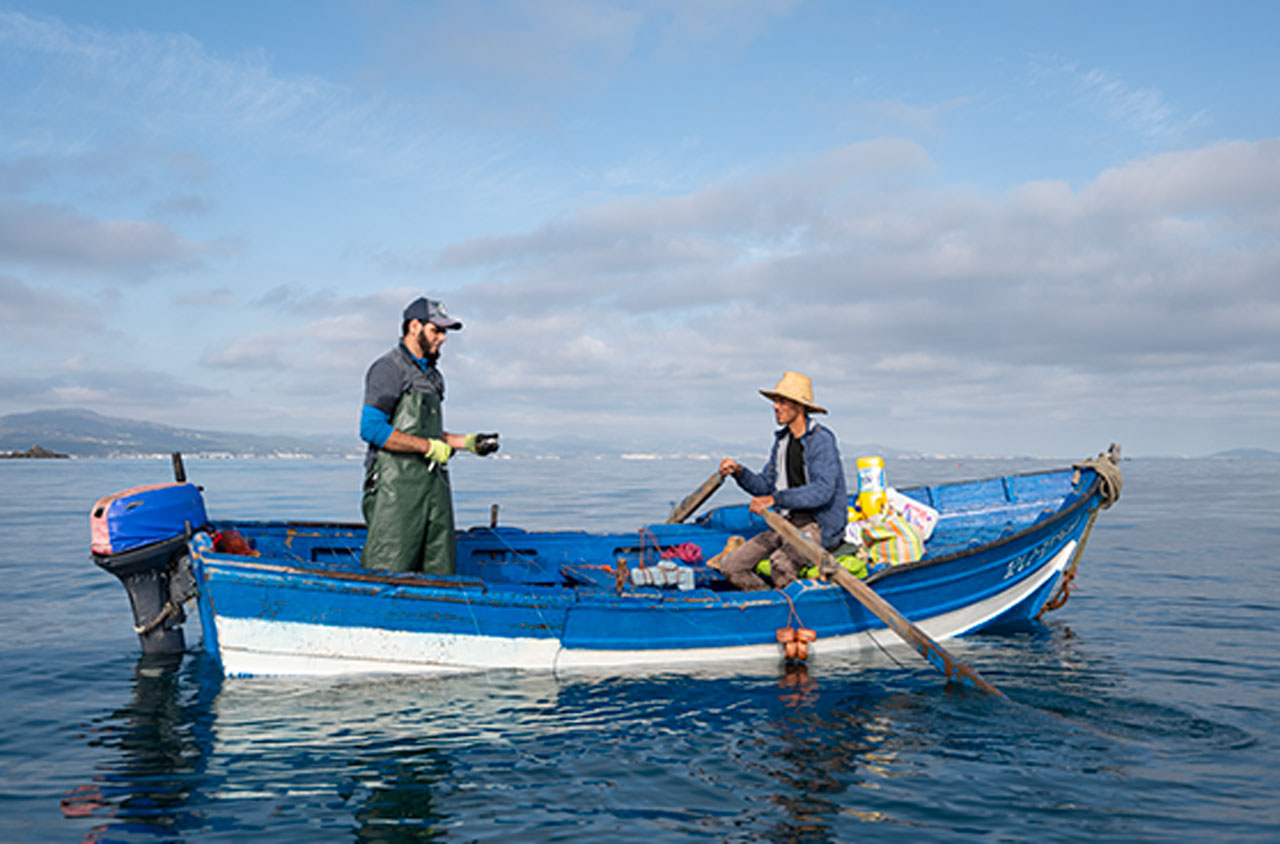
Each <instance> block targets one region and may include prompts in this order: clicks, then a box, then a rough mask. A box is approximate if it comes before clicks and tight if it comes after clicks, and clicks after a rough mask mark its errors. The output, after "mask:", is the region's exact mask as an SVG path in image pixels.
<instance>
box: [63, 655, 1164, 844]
mask: <svg viewBox="0 0 1280 844" xmlns="http://www.w3.org/2000/svg"><path fill="white" fill-rule="evenodd" d="M963 647H964V648H965V649H966V650H967V651H968V653H969V654H972V657H971V658H972V661H974V662H975V663H979V664H982V665H983V666H984V669H985V668H987V667H988V666H994V668H993V670H992V671H990V673H991V674H993V675H997V676H998V675H1004V676H1003V677H1002V678H999V679H1000V682H1001V685H1002V686H1004V687H1006V688H1007V690H1008V691H1009V692H1010V693H1011V694H1012V695H1013V696H1014V697H1015V699H1017V698H1019V697H1022V698H1033V699H1035V700H1036V702H1037V705H1039V706H1041V708H1042V709H1053V708H1054V707H1055V706H1056V707H1059V708H1062V709H1067V710H1070V709H1072V708H1073V707H1075V706H1076V705H1077V702H1081V701H1085V700H1089V701H1092V702H1093V703H1094V705H1095V706H1097V705H1098V702H1099V701H1100V700H1104V699H1105V698H1106V695H1107V692H1108V689H1107V688H1106V686H1107V684H1108V682H1109V681H1108V679H1107V678H1108V676H1109V672H1108V670H1107V666H1106V664H1105V660H1103V662H1102V664H1100V663H1099V660H1098V659H1097V658H1096V657H1091V656H1090V654H1089V653H1088V651H1087V649H1086V648H1084V647H1083V646H1082V644H1081V643H1080V642H1079V640H1078V639H1073V638H1070V636H1069V632H1068V631H1065V630H1063V631H1053V630H1041V631H1038V632H1034V633H1030V634H1025V635H1022V636H1019V637H1010V638H991V639H987V640H976V641H972V642H969V643H967V644H965V645H964V646H963ZM1103 708H1104V709H1114V710H1117V712H1116V715H1117V717H1121V715H1122V712H1123V711H1128V712H1133V711H1134V707H1133V704H1132V702H1130V703H1128V704H1126V703H1125V702H1124V701H1123V700H1119V699H1116V700H1114V702H1113V703H1111V704H1110V705H1107V704H1105V703H1104V704H1103ZM1034 713H1035V710H1031V709H1029V708H1028V707H1026V706H1015V705H1010V704H1008V703H1007V702H1001V701H997V700H995V699H993V698H990V697H988V696H986V695H982V694H980V693H976V692H970V691H966V690H963V689H954V688H945V687H943V686H942V685H941V684H940V682H939V681H938V679H937V676H936V674H935V673H934V672H933V671H932V670H931V669H929V668H928V667H926V666H923V665H922V666H921V667H920V668H919V670H918V671H911V670H904V669H902V668H900V667H899V666H897V665H895V664H894V663H893V662H892V661H891V660H890V659H889V658H888V657H884V656H883V655H872V656H866V657H863V658H861V659H860V660H826V661H822V660H818V661H815V662H814V663H813V664H811V665H807V666H806V665H792V666H787V667H783V666H781V665H779V664H776V663H764V664H762V665H758V666H752V667H748V668H745V669H744V668H743V667H741V666H734V667H724V668H717V667H710V668H707V669H705V670H703V671H699V672H697V673H694V674H692V675H690V674H687V673H681V674H678V675H677V674H663V673H661V672H660V671H653V672H650V673H647V674H644V673H641V674H632V675H628V676H626V677H617V676H592V675H569V676H559V677H557V676H554V675H550V674H545V673H539V674H521V673H515V672H510V673H494V674H479V675H466V676H456V677H446V678H422V677H360V678H349V679H304V680H234V681H223V680H221V679H220V677H219V675H218V673H217V669H216V667H212V666H209V665H208V664H207V661H206V660H204V659H203V658H202V657H200V656H194V655H193V656H190V657H188V661H187V663H186V664H185V665H184V666H183V668H182V669H181V670H179V671H177V672H173V671H169V672H155V671H149V670H145V671H144V670H139V672H138V674H137V676H136V677H135V679H134V688H133V697H132V699H131V700H130V702H129V703H128V704H127V705H125V706H122V707H120V708H118V709H116V710H114V711H112V712H111V713H109V714H107V715H104V716H103V717H102V718H100V719H98V720H97V721H96V722H95V725H94V731H93V733H92V735H93V738H92V741H91V744H92V745H93V746H95V747H102V748H109V749H111V750H112V751H114V753H115V754H116V758H115V760H114V762H113V764H111V765H110V766H109V768H104V769H103V770H102V771H101V772H100V773H99V775H98V776H96V777H95V778H94V780H93V781H92V782H91V783H88V784H86V785H84V786H81V787H79V788H77V789H75V790H73V791H72V792H70V793H68V794H67V795H66V796H65V798H64V799H63V812H64V814H65V815H66V816H67V817H68V818H85V817H88V818H92V819H95V820H98V821H101V823H100V824H99V825H98V826H96V827H95V828H94V829H93V830H92V832H91V834H90V836H89V839H88V840H104V839H107V838H110V839H111V840H148V841H154V840H157V839H159V840H186V839H190V838H197V837H198V838H202V839H205V838H233V837H236V836H237V835H240V834H247V833H260V832H262V831H266V830H269V831H270V833H271V835H272V837H273V839H278V841H279V842H281V843H282V842H286V841H312V840H316V839H317V838H326V839H328V838H335V837H336V838H347V839H352V840H355V841H361V842H397V841H423V840H435V839H438V838H445V837H455V836H456V835H457V834H458V833H459V832H462V833H463V834H464V835H465V837H466V838H467V839H469V840H470V839H475V840H484V839H494V840H548V839H551V838H556V837H558V836H561V835H563V834H565V833H566V832H567V830H570V829H572V830H574V833H573V835H574V837H579V838H581V839H584V840H592V839H595V838H601V839H610V840H635V841H644V842H646V844H648V842H651V841H652V840H654V839H664V840H666V839H671V838H684V837H698V836H706V835H711V836H712V837H725V836H728V837H733V836H734V835H738V834H740V833H743V832H746V833H747V837H749V838H752V839H764V840H775V841H835V840H849V839H851V838H852V837H854V836H857V835H861V834H865V833H866V832H867V830H866V824H868V823H873V824H890V825H893V826H895V827H898V826H906V827H911V828H912V830H913V833H912V834H914V833H915V832H918V830H919V828H920V827H921V826H922V825H923V826H924V827H926V828H933V829H934V831H935V832H936V826H934V824H936V822H937V819H936V818H932V817H931V816H930V815H929V814H928V811H929V810H928V805H927V801H926V802H922V801H920V800H918V799H914V797H913V792H914V791H915V790H916V789H918V788H921V787H927V788H928V789H929V791H930V793H931V794H932V795H934V796H935V797H936V800H937V801H938V803H939V805H946V806H948V812H950V813H952V814H953V815H954V816H955V818H957V819H959V820H965V821H966V822H969V821H972V823H973V824H974V825H975V827H977V828H981V827H982V826H983V823H990V824H991V827H992V828H998V827H999V824H998V823H995V822H994V821H991V820H990V819H991V818H993V817H997V816H998V815H999V813H1000V812H1001V811H1002V808H1003V807H1002V804H1001V795H1002V794H1003V795H1006V797H1007V795H1008V794H1010V793H1018V790H1019V789H1020V788H1021V786H1019V785H1018V783H1019V782H1021V780H1022V778H1023V777H1024V776H1026V775H1027V774H1028V772H1030V773H1031V774H1032V775H1033V776H1035V777H1039V778H1040V779H1044V778H1045V774H1044V771H1045V770H1050V771H1062V772H1063V773H1064V774H1065V775H1066V776H1068V777H1074V776H1078V775H1079V773H1080V772H1083V771H1088V772H1090V773H1091V774H1093V775H1094V776H1097V775H1098V772H1113V773H1114V776H1117V777H1118V776H1122V775H1123V773H1124V771H1125V770H1126V766H1127V762H1128V760H1129V757H1130V754H1131V750H1130V749H1129V747H1128V746H1127V745H1126V744H1125V743H1124V742H1122V741H1118V740H1117V741H1113V740H1112V739H1111V738H1109V737H1107V736H1105V735H1102V734H1100V733H1098V732H1095V731H1086V730H1079V729H1076V728H1075V727H1073V726H1072V725H1071V724H1070V723H1067V722H1065V721H1063V720H1062V719H1059V718H1055V717H1053V716H1050V715H1044V714H1043V713H1041V715H1042V716H1043V717H1037V716H1035V714H1034ZM1148 716H1150V713H1148ZM1166 720H1170V719H1166ZM1108 775H1111V774H1110V773H1108ZM975 782H983V783H984V784H985V787H984V788H983V789H974V788H973V784H974V783H975ZM1046 799H1047V798H1046ZM1073 799H1075V800H1076V801H1077V802H1078V803H1080V804H1081V805H1085V806H1087V805H1089V803H1090V797H1089V795H1087V794H1080V795H1076V796H1075V797H1074V798H1073ZM1105 799H1106V798H1105V797H1099V796H1096V795H1095V797H1094V802H1095V803H1098V804H1099V805H1102V806H1105V805H1106V804H1105ZM966 819H967V820H966ZM957 822H959V821H957ZM735 831H736V832H735ZM926 837H927V836H926Z"/></svg>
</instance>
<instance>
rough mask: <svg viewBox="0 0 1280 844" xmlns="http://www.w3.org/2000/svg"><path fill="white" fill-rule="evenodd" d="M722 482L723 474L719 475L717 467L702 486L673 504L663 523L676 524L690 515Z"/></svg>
mask: <svg viewBox="0 0 1280 844" xmlns="http://www.w3.org/2000/svg"><path fill="white" fill-rule="evenodd" d="M722 483H724V475H721V474H720V470H719V469H717V470H716V471H715V473H713V474H712V475H711V477H709V478H707V479H706V480H705V481H703V482H702V486H700V487H698V488H697V489H695V490H694V491H693V492H691V493H689V495H688V496H686V497H685V499H684V501H681V502H680V503H679V504H677V505H676V506H675V508H674V509H673V510H672V511H671V515H670V516H667V521H666V522H665V523H664V524H668V525H678V524H680V523H681V522H683V521H684V520H685V519H687V518H689V517H690V516H692V515H693V513H694V511H695V510H697V509H698V508H699V507H701V506H702V505H703V504H704V503H706V500H707V499H708V498H710V497H711V496H713V495H715V492H716V490H718V489H719V488H720V485H721V484H722Z"/></svg>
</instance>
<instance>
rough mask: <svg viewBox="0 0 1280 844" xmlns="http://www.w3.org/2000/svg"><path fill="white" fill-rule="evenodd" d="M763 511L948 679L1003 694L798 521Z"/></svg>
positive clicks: (778, 530) (787, 537) (775, 527)
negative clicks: (813, 538)
mask: <svg viewBox="0 0 1280 844" xmlns="http://www.w3.org/2000/svg"><path fill="white" fill-rule="evenodd" d="M760 515H762V516H764V520H765V521H766V522H768V524H769V527H771V528H773V530H774V531H775V532H776V533H777V534H778V535H779V536H781V537H782V538H783V539H784V540H786V542H787V544H788V545H791V546H792V547H793V548H795V549H797V550H798V551H800V552H801V553H802V554H804V556H805V557H807V558H808V559H809V561H810V562H811V563H813V564H814V565H816V566H817V567H818V569H819V570H820V571H821V572H822V573H823V574H824V575H826V576H827V577H829V578H831V579H832V580H834V581H835V582H836V583H837V584H839V585H840V586H841V587H843V588H844V590H845V591H847V592H848V593H849V594H850V595H852V596H853V597H854V598H856V599H857V600H858V602H859V603H861V604H862V605H863V606H864V607H866V608H867V609H869V610H871V612H873V613H875V615H876V617H877V618H879V619H880V620H881V621H883V622H884V623H885V624H887V625H888V626H889V628H890V629H891V630H893V632H894V633H897V634H898V636H899V637H900V638H901V639H902V641H904V642H906V643H907V644H908V645H911V647H913V648H915V649H916V651H918V652H919V653H920V655H921V656H923V657H924V658H925V659H926V660H928V662H929V664H930V665H932V666H933V667H934V668H936V669H938V670H939V671H941V672H942V674H943V676H945V677H946V678H947V680H957V681H959V682H960V683H961V684H963V685H966V686H970V687H972V688H975V689H979V690H981V691H984V692H989V693H990V694H993V695H997V696H999V697H1004V696H1005V695H1004V693H1003V692H1001V691H1000V690H999V689H997V688H996V687H995V686H993V685H991V684H990V683H989V682H987V680H986V679H985V678H984V677H983V676H982V675H981V674H979V673H978V672H977V671H975V670H973V669H972V668H970V667H969V666H967V665H965V664H964V663H963V662H961V661H960V660H958V659H956V658H955V657H953V656H952V655H951V654H950V653H948V652H947V649H946V648H944V647H942V645H940V644H938V643H937V642H935V641H934V640H933V639H932V638H930V636H929V634H928V633H925V632H924V631H923V630H921V629H920V628H919V627H917V626H916V625H915V624H913V623H912V622H911V621H910V620H909V619H907V617H906V616H904V615H903V614H902V613H900V612H898V611H897V610H896V609H895V608H894V606H893V605H892V604H890V603H889V602H888V601H886V600H885V599H884V598H882V597H880V595H878V594H877V593H876V591H875V590H874V589H872V588H871V587H870V586H868V585H867V584H865V583H863V582H862V581H861V580H859V579H858V578H856V577H854V576H853V575H852V574H850V573H849V572H848V571H847V570H846V569H845V568H844V566H842V565H840V564H839V563H838V562H836V559H835V558H834V557H832V556H831V555H830V554H828V553H827V552H826V550H824V549H823V548H822V547H821V546H819V545H817V544H815V543H814V542H812V541H810V540H809V538H808V537H806V536H805V535H804V534H802V533H801V532H800V531H799V530H797V529H796V527H795V525H793V524H791V522H789V521H787V520H786V519H784V518H783V517H782V516H781V515H779V514H778V513H775V512H774V511H772V510H765V511H764V512H762V513H761V514H760Z"/></svg>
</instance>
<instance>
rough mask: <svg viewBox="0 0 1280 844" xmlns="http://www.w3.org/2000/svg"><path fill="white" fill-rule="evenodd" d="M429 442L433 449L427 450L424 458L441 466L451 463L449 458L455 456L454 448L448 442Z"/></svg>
mask: <svg viewBox="0 0 1280 844" xmlns="http://www.w3.org/2000/svg"><path fill="white" fill-rule="evenodd" d="M427 442H429V443H431V448H429V449H427V453H426V454H424V455H422V456H423V457H425V458H426V459H428V460H430V461H431V462H432V463H439V464H440V465H441V466H443V465H444V464H446V463H448V462H449V458H450V457H452V456H453V448H452V447H451V446H450V445H449V444H448V443H447V442H445V441H444V440H427Z"/></svg>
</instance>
